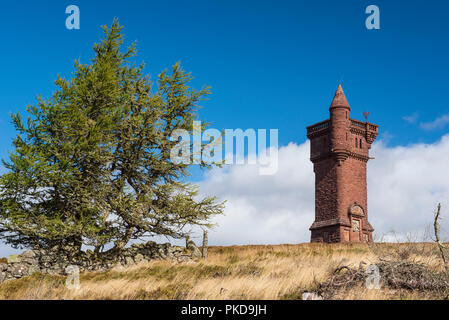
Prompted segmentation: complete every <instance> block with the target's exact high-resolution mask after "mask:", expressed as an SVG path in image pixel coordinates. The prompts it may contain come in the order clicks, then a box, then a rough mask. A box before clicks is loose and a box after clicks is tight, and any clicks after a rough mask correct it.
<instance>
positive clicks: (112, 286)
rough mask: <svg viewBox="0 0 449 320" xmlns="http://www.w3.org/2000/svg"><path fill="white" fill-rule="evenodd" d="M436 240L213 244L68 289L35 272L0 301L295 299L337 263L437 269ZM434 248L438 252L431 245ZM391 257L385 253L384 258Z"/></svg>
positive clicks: (371, 293) (89, 276)
mask: <svg viewBox="0 0 449 320" xmlns="http://www.w3.org/2000/svg"><path fill="white" fill-rule="evenodd" d="M435 249H436V248H435V246H434V245H433V244H426V243H421V244H376V245H373V246H367V245H364V244H335V245H328V244H299V245H278V246H232V247H210V248H209V256H208V260H207V261H202V260H201V261H198V262H190V263H175V262H168V261H153V262H150V263H145V264H140V265H136V266H134V267H131V268H126V269H125V268H116V269H113V270H110V271H108V272H103V273H100V272H97V273H95V272H92V273H84V274H82V275H81V278H80V284H81V288H80V289H78V290H69V289H67V288H66V286H65V280H66V278H65V277H62V276H48V275H40V274H35V275H33V276H30V277H27V278H23V279H19V280H12V281H8V282H5V283H3V284H1V285H0V299H300V298H301V293H302V291H314V290H316V289H317V286H318V283H321V282H324V281H325V280H326V279H328V278H329V275H330V274H331V272H332V271H333V270H335V268H336V267H338V266H340V265H342V264H344V265H349V266H351V267H354V268H357V267H358V266H359V264H360V262H361V261H363V262H365V263H366V264H372V263H376V262H377V261H378V258H379V257H387V256H394V257H393V258H395V259H396V256H397V257H400V258H401V259H403V260H404V259H405V260H412V261H419V262H420V263H425V264H426V265H428V266H429V268H431V269H435V270H437V269H438V270H439V269H441V261H440V259H439V256H438V253H437V252H436V251H435ZM436 250H437V249H436ZM387 258H388V257H387ZM336 298H338V299H428V298H432V297H431V296H429V295H427V294H425V293H417V292H407V291H397V290H396V291H393V290H388V289H387V288H381V289H380V290H375V289H371V290H368V289H366V288H365V287H364V286H360V287H355V288H351V289H350V290H344V292H342V293H340V294H339V295H338V296H336Z"/></svg>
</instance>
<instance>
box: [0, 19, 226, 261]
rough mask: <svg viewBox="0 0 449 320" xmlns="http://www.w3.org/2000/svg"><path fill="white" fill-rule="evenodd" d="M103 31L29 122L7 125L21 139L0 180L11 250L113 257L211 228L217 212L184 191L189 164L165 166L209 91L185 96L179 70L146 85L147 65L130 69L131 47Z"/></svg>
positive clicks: (115, 31)
mask: <svg viewBox="0 0 449 320" xmlns="http://www.w3.org/2000/svg"><path fill="white" fill-rule="evenodd" d="M103 29H104V33H105V37H104V38H103V40H102V41H101V42H100V43H98V44H95V45H94V52H95V55H94V58H93V59H92V60H91V61H90V63H89V64H81V62H80V61H75V71H74V73H73V76H72V79H71V80H65V79H63V78H61V77H59V76H58V79H57V80H56V81H55V84H56V85H57V87H58V89H57V91H56V92H55V93H54V94H53V95H52V97H51V98H50V99H43V98H38V101H37V103H36V106H28V107H27V112H28V113H29V117H28V119H27V120H26V121H24V120H22V118H21V116H20V115H19V114H18V113H17V114H13V115H12V122H13V124H14V126H15V128H16V130H17V131H18V134H17V136H16V138H15V139H14V141H13V145H14V148H15V151H14V152H12V153H10V160H9V161H8V162H5V161H3V164H4V166H5V167H6V168H7V169H8V171H7V173H5V174H3V175H2V176H1V177H0V188H1V190H0V192H1V193H0V238H1V239H2V240H3V242H5V243H8V244H10V245H12V246H13V247H16V248H17V247H20V248H23V247H32V246H36V245H38V246H40V247H49V246H55V245H56V246H61V247H67V246H70V247H71V248H74V249H75V250H81V247H82V246H83V245H87V246H92V247H94V248H95V251H96V252H97V253H99V254H100V253H104V252H108V253H111V252H119V251H120V250H121V249H122V248H123V247H124V246H126V244H128V243H129V242H130V241H131V240H133V239H142V237H145V236H153V235H164V236H168V237H173V238H182V237H186V236H187V235H188V232H186V231H185V229H186V227H188V226H195V225H196V226H206V227H210V226H211V223H210V220H211V217H213V216H214V215H217V214H221V213H222V211H223V207H224V203H217V202H216V199H215V198H210V197H206V198H202V199H199V196H198V190H197V187H196V186H194V185H192V184H190V183H188V182H186V181H185V180H186V176H188V167H189V166H190V165H189V164H184V163H174V162H172V161H171V160H170V150H171V148H172V147H173V146H174V144H175V143H177V141H172V140H173V139H170V136H171V134H172V133H173V131H174V130H176V129H185V130H192V123H193V121H194V120H195V119H196V118H197V117H198V113H197V111H198V108H199V106H198V103H199V102H200V101H201V100H202V99H204V98H205V97H206V96H207V95H208V94H209V88H207V87H204V88H202V89H201V90H194V89H192V88H190V87H189V86H188V84H189V82H190V80H191V76H190V74H189V73H186V72H185V71H183V70H182V68H181V67H180V65H179V64H176V65H174V66H173V67H172V69H171V71H170V72H168V71H164V72H162V73H161V74H160V75H159V77H158V81H157V85H153V84H152V82H151V80H150V78H149V77H148V76H146V75H144V74H143V69H144V64H143V63H142V64H141V65H138V66H136V65H135V64H133V63H131V60H132V59H131V58H133V57H134V56H135V55H136V45H135V43H134V44H133V45H131V46H129V47H128V48H126V49H123V48H122V47H123V35H122V27H121V26H120V25H119V24H118V22H117V20H115V21H114V22H113V24H112V25H111V27H110V28H108V27H103ZM203 130H204V128H203ZM201 165H202V166H203V167H209V166H210V164H204V163H203V164H201ZM106 249H108V250H106Z"/></svg>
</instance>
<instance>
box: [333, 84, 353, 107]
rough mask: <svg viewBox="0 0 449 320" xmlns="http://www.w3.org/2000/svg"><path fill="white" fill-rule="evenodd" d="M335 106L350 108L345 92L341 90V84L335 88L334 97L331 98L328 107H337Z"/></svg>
mask: <svg viewBox="0 0 449 320" xmlns="http://www.w3.org/2000/svg"><path fill="white" fill-rule="evenodd" d="M337 107H343V108H347V109H351V108H350V107H349V103H348V101H347V100H346V97H345V93H344V92H343V88H342V87H341V84H338V88H337V91H336V92H335V95H334V99H333V100H332V103H331V106H330V109H332V108H337Z"/></svg>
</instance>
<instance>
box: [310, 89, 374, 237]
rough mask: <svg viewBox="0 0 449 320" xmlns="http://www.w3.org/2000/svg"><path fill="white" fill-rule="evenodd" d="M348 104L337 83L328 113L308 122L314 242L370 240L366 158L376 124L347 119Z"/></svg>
mask: <svg viewBox="0 0 449 320" xmlns="http://www.w3.org/2000/svg"><path fill="white" fill-rule="evenodd" d="M350 111H351V108H350V107H349V104H348V101H347V100H346V97H345V94H344V92H343V88H342V87H341V85H339V86H338V88H337V91H336V92H335V96H334V99H333V100H332V103H331V106H330V108H329V113H330V118H329V119H328V120H325V121H322V122H319V123H316V124H314V125H312V126H309V127H307V137H308V138H309V139H310V160H311V161H312V162H313V164H314V172H315V222H314V223H313V224H312V226H311V227H310V230H311V231H312V236H311V241H312V242H370V241H372V232H373V230H374V229H373V228H372V226H371V225H370V223H369V222H368V207H367V185H366V163H367V162H368V160H369V149H370V148H371V144H372V143H373V141H374V140H375V139H376V137H377V134H378V126H377V125H374V124H371V123H368V122H361V121H357V120H354V119H351V118H350Z"/></svg>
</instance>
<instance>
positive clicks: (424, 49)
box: [0, 0, 449, 171]
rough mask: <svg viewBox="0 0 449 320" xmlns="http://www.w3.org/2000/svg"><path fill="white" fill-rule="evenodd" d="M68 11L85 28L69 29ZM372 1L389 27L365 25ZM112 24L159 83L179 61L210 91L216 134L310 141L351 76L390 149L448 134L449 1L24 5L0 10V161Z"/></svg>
mask: <svg viewBox="0 0 449 320" xmlns="http://www.w3.org/2000/svg"><path fill="white" fill-rule="evenodd" d="M71 4H75V5H77V6H79V8H80V11H81V28H80V30H68V29H66V27H65V20H66V17H67V16H68V15H67V14H66V13H65V8H66V7H67V6H68V5H71ZM370 4H375V5H377V6H378V7H379V8H380V26H381V29H380V30H367V29H366V27H365V19H366V17H367V14H366V13H365V8H366V7H367V6H368V5H370ZM114 17H117V18H119V21H120V23H121V24H122V25H124V27H125V29H124V32H125V35H126V40H127V43H131V42H132V41H134V40H137V41H138V50H139V53H138V57H137V60H138V61H145V62H146V63H147V69H146V72H147V73H148V74H151V75H152V76H153V78H155V76H156V75H157V74H158V73H160V72H161V71H162V70H163V69H165V68H167V67H170V66H171V65H173V64H174V63H176V62H177V61H181V63H182V65H183V67H184V69H186V70H188V71H191V72H192V73H193V76H194V77H195V80H194V82H193V85H194V86H195V87H197V88H199V87H201V86H202V85H203V84H205V85H210V86H211V87H212V93H213V94H212V95H211V96H210V100H209V101H206V102H205V103H204V104H203V105H204V107H205V108H204V109H202V110H201V112H200V119H201V120H204V121H212V122H213V123H214V124H213V127H215V128H218V129H223V128H231V129H235V128H242V129H245V128H254V129H258V128H265V129H271V128H273V129H279V145H280V146H286V145H287V144H288V143H289V142H295V143H297V144H302V143H303V142H304V141H305V140H306V131H305V127H306V126H307V125H310V124H313V123H315V122H318V121H321V120H324V119H326V118H327V117H328V108H329V105H330V102H331V100H332V97H333V94H334V92H335V90H336V88H337V85H338V83H339V81H340V80H342V84H343V89H344V91H345V93H346V97H347V98H348V101H349V103H350V105H351V108H352V114H351V115H352V117H353V118H356V119H360V120H361V119H363V117H362V111H365V110H368V111H370V112H371V116H370V121H371V122H374V123H376V124H379V125H380V133H381V134H380V136H381V138H383V140H384V141H388V145H389V146H390V147H397V146H406V145H410V144H414V143H418V142H422V143H434V142H435V141H438V140H439V139H440V138H441V137H442V136H443V135H444V134H446V133H448V128H449V116H447V115H446V114H448V113H449V110H448V109H449V108H448V107H449V105H448V93H449V78H448V74H449V59H448V57H449V41H448V39H449V27H448V21H449V2H447V1H429V0H427V1H412V0H411V1H407V2H404V1H399V0H396V1H392V0H389V1H380V0H373V1H274V0H271V1H265V0H258V1H255V0H251V1H248V0H243V1H242V0H240V1H234V0H227V1H217V0H207V1H202V0H192V1H133V0H128V1H81V0H76V1H75V0H74V1H71V2H68V1H33V2H32V1H20V0H16V1H8V2H5V3H2V8H1V10H0V26H1V27H0V38H1V39H2V50H1V51H0V70H1V72H2V76H1V77H0V88H1V94H0V132H1V136H2V139H1V140H0V158H4V159H7V157H8V154H7V151H8V150H12V145H11V141H12V138H13V136H14V134H15V132H14V128H13V127H12V125H11V123H10V118H9V114H10V113H11V112H16V111H19V112H23V111H24V109H25V107H26V105H27V104H34V103H35V101H36V99H35V97H36V95H42V96H44V97H49V96H50V95H51V93H52V91H53V90H55V86H54V84H53V81H54V80H55V79H56V77H57V75H58V74H60V75H62V76H65V77H70V74H71V72H72V71H73V61H74V59H81V62H84V63H86V62H88V60H89V59H90V58H91V57H92V45H93V43H94V42H96V41H99V39H100V38H101V37H102V31H101V29H100V26H101V25H104V24H110V23H111V22H112V20H113V18H114ZM404 117H405V118H404ZM438 119H439V120H438ZM435 120H436V122H434V121H435ZM446 124H447V125H446ZM0 170H1V171H3V169H2V168H0Z"/></svg>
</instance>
